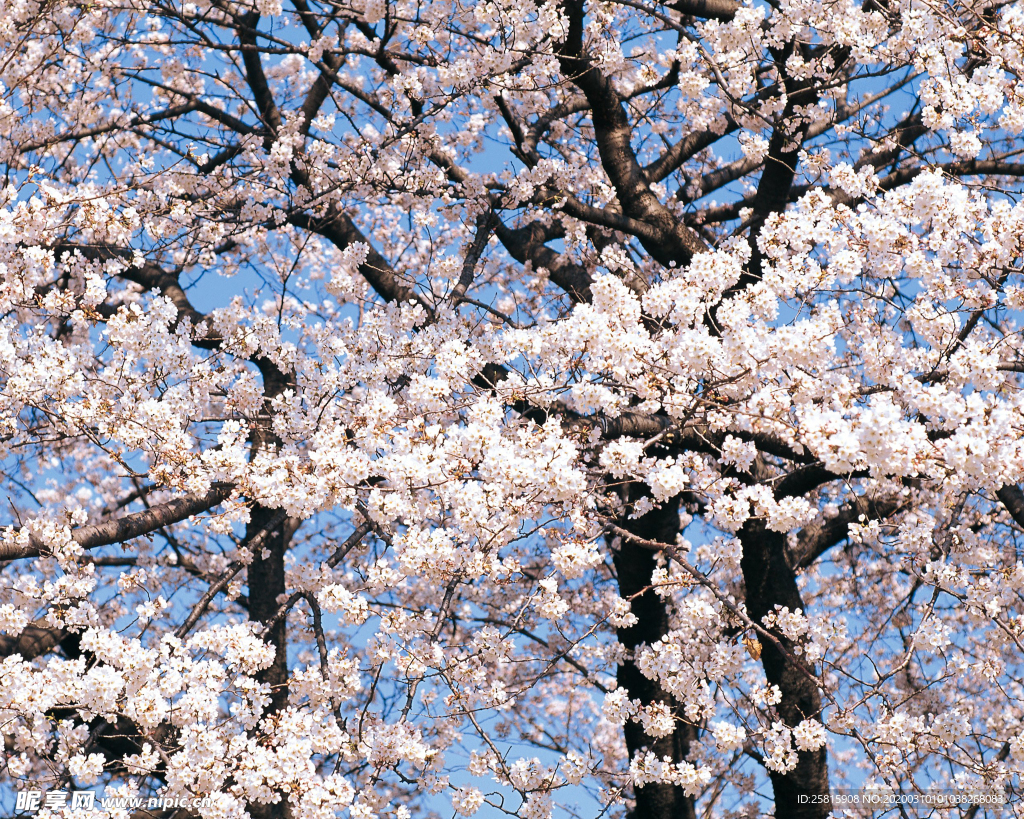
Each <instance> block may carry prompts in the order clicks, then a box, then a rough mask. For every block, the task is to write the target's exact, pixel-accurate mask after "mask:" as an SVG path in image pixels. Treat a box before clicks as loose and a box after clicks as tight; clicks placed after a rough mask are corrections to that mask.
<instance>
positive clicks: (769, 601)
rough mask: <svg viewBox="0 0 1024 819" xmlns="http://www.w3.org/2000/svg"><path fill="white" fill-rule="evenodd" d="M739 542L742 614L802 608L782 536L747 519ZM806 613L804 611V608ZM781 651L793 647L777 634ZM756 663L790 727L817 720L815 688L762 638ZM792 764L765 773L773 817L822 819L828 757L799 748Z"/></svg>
mask: <svg viewBox="0 0 1024 819" xmlns="http://www.w3.org/2000/svg"><path fill="white" fill-rule="evenodd" d="M740 542H741V543H742V545H743V557H742V560H741V566H742V569H743V581H744V584H745V586H746V595H747V597H746V603H747V613H748V614H749V615H750V618H751V619H752V620H753V621H754V622H756V623H760V622H761V618H762V617H764V615H766V614H767V613H768V612H770V611H773V610H774V609H775V606H776V605H779V606H788V607H789V610H790V611H795V610H796V609H803V608H804V603H803V600H802V599H801V597H800V591H799V589H798V588H797V585H796V575H795V574H794V572H793V570H792V569H791V568H790V566H789V564H788V563H787V562H786V552H785V549H786V536H785V535H784V534H781V533H779V532H772V531H769V530H768V529H766V528H765V527H764V525H763V524H762V523H760V522H757V523H749V522H748V523H747V525H746V526H744V527H743V529H742V530H741V531H740ZM805 613H806V612H805ZM773 633H775V632H773ZM777 636H778V637H779V640H780V641H781V642H782V644H783V645H784V646H785V648H786V650H787V651H788V652H789V653H790V654H793V653H794V649H795V645H794V644H793V643H792V642H791V641H789V640H787V639H786V638H785V637H783V636H782V635H781V634H777ZM761 664H762V665H763V667H764V673H765V677H767V678H768V683H769V684H771V685H777V686H778V687H779V690H780V691H781V692H782V701H781V702H780V703H779V704H778V705H777V706H776V710H777V712H778V715H779V718H780V719H781V720H782V722H784V723H785V724H786V725H788V726H790V727H791V728H792V727H794V726H796V725H797V724H799V723H800V722H801V721H802V720H804V719H810V718H814V719H821V692H820V690H819V689H818V686H817V685H815V683H814V682H813V681H811V680H810V679H808V677H807V676H806V675H805V674H804V673H803V672H802V671H801V670H800V669H799V668H796V667H795V666H794V665H793V663H791V662H790V661H789V660H788V659H786V657H785V656H784V655H783V654H782V653H781V652H780V651H779V650H778V648H776V647H775V645H774V644H772V643H771V642H768V641H763V645H762V648H761ZM798 754H799V761H798V762H797V766H796V768H794V769H793V770H792V771H790V772H789V773H787V774H779V773H775V772H769V774H770V776H771V780H772V788H773V789H774V791H775V816H776V817H777V819H791V817H792V819H824V818H825V817H827V816H828V814H829V806H828V804H827V803H815V802H814V801H813V797H815V796H816V795H820V794H827V793H828V761H827V755H826V750H825V748H820V749H818V750H817V751H799V752H798Z"/></svg>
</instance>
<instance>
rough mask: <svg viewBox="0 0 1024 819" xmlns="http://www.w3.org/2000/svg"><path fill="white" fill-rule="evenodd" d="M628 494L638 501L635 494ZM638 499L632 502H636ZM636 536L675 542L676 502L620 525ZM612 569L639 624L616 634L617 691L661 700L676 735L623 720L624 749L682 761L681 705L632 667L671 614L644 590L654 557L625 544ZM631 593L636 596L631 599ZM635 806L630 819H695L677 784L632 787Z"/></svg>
mask: <svg viewBox="0 0 1024 819" xmlns="http://www.w3.org/2000/svg"><path fill="white" fill-rule="evenodd" d="M631 494H634V495H636V497H637V498H638V497H639V493H638V492H636V491H633V492H632V493H631ZM635 499H636V498H634V500H635ZM622 527H623V528H625V529H628V530H629V531H630V532H632V533H633V534H635V535H637V536H638V537H642V538H645V539H647V540H657V541H659V542H661V543H674V542H675V539H676V534H677V533H678V532H679V501H678V499H676V500H674V501H672V502H670V503H666V504H664V506H663V507H662V508H661V509H655V510H653V511H651V512H648V513H647V514H646V515H644V516H643V517H640V518H637V519H636V520H628V521H624V522H623V523H622ZM614 562H615V571H616V574H617V575H618V581H619V595H620V596H621V597H623V598H625V599H629V598H632V603H631V604H630V608H631V610H632V612H633V614H634V615H636V617H637V620H638V621H639V622H637V623H636V625H634V626H630V627H629V628H620V629H619V630H618V637H619V642H620V643H622V645H623V646H624V647H625V648H626V650H627V651H628V652H629V659H627V660H626V661H625V662H623V663H622V665H620V666H619V668H618V673H617V675H616V677H617V679H618V683H619V688H620V689H624V690H625V691H628V692H629V696H630V698H632V699H637V700H640V702H641V703H642V704H643V705H649V704H651V703H655V702H663V703H666V704H667V705H669V707H670V708H671V709H672V711H673V712H674V713H675V714H676V717H677V720H678V721H677V722H676V729H675V731H674V732H673V733H672V734H670V735H669V736H666V737H661V738H659V739H655V738H653V737H649V736H647V734H646V733H644V730H643V726H642V725H641V724H640V723H637V722H632V721H630V720H627V721H626V725H625V735H626V747H627V748H628V749H629V755H630V758H632V757H634V756H635V755H636V754H637V752H638V751H640V750H641V749H643V748H646V749H648V750H650V751H652V752H653V753H654V754H656V755H657V756H658V758H659V759H661V758H664V757H666V756H667V757H669V758H670V759H671V760H672V761H673V762H682V761H683V760H684V759H686V755H687V754H688V753H689V751H690V743H691V742H693V741H694V740H695V739H696V738H697V735H696V728H695V727H694V726H693V725H690V724H689V723H687V722H685V721H683V720H684V719H685V717H684V714H683V713H682V707H681V705H680V703H678V702H677V701H676V700H675V698H674V697H673V696H672V695H671V694H669V693H668V692H666V691H665V690H664V689H663V688H662V687H661V685H660V683H658V682H656V681H655V680H649V679H648V678H647V677H645V676H644V675H643V674H641V673H640V670H639V669H638V668H637V667H636V664H635V663H634V662H633V660H632V658H633V655H634V652H635V651H636V650H637V648H638V647H639V646H642V645H644V644H648V645H649V644H651V643H654V642H656V641H657V640H659V639H661V638H662V637H664V636H665V635H666V634H667V633H668V631H669V612H668V608H667V606H666V603H665V600H663V599H662V598H661V597H659V596H658V595H657V594H655V593H654V590H653V589H650V588H648V587H649V586H650V584H651V573H652V572H653V571H654V569H655V567H656V565H657V555H656V553H655V552H653V551H651V550H650V549H644V548H643V547H642V546H638V545H637V544H635V543H631V542H623V543H621V545H620V546H619V549H618V551H616V552H615V554H614ZM645 589H646V591H644V590H645ZM634 595H636V596H635V597H634ZM634 795H635V799H636V808H635V809H634V810H633V813H632V814H631V815H630V819H694V817H695V813H694V807H693V800H692V799H691V798H690V797H688V796H686V794H684V793H683V789H682V788H680V787H679V786H677V785H669V784H658V783H651V784H648V785H644V786H643V787H638V788H635V790H634Z"/></svg>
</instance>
